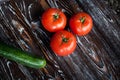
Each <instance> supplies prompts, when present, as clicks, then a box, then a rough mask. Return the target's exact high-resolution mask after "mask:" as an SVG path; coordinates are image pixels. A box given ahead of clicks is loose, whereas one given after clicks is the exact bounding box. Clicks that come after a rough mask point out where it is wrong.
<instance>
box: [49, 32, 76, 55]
mask: <svg viewBox="0 0 120 80" xmlns="http://www.w3.org/2000/svg"><path fill="white" fill-rule="evenodd" d="M50 47H51V49H52V50H53V51H54V53H55V54H57V55H58V56H67V55H69V54H71V53H72V52H73V51H74V50H75V48H76V38H75V36H74V35H73V34H72V33H70V32H68V31H66V30H61V31H58V32H56V33H55V34H54V35H53V36H52V38H51V42H50Z"/></svg>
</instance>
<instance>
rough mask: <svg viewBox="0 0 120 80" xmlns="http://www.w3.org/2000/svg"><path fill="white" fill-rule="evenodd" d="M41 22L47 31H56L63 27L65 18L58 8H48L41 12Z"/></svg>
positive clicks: (65, 21)
mask: <svg viewBox="0 0 120 80" xmlns="http://www.w3.org/2000/svg"><path fill="white" fill-rule="evenodd" d="M41 22H42V25H43V27H44V28H45V29H46V30H47V31H49V32H57V31H59V30H63V29H64V28H65V26H66V23H67V18H66V16H65V14H64V13H63V12H62V11H61V10H60V9H57V8H49V9H47V10H46V11H45V12H44V13H43V15H42V19H41Z"/></svg>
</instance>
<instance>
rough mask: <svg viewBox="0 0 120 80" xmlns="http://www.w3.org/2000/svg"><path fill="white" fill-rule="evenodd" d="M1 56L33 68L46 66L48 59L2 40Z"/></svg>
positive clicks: (0, 44) (0, 46)
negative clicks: (33, 54)
mask: <svg viewBox="0 0 120 80" xmlns="http://www.w3.org/2000/svg"><path fill="white" fill-rule="evenodd" d="M0 56H2V57H5V58H7V59H10V60H12V61H15V62H17V63H20V64H22V65H24V66H27V67H31V68H36V69H39V68H44V67H45V66H46V60H45V59H42V58H38V57H35V56H32V55H30V53H27V52H25V51H22V50H20V49H17V48H14V47H13V46H9V45H6V44H4V43H2V42H0Z"/></svg>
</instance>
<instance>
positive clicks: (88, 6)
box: [0, 0, 120, 80]
mask: <svg viewBox="0 0 120 80" xmlns="http://www.w3.org/2000/svg"><path fill="white" fill-rule="evenodd" d="M2 1H7V2H2ZM50 7H56V8H60V9H62V10H63V11H64V12H65V14H66V16H67V17H68V20H69V18H70V17H71V16H72V15H73V14H75V13H77V12H80V11H85V12H87V13H89V14H90V15H91V16H92V18H93V23H94V25H93V29H92V31H91V32H90V33H89V34H88V35H86V36H82V37H80V36H77V35H76V38H77V48H76V50H75V51H74V52H73V53H72V54H71V55H69V56H65V57H59V56H57V55H55V54H54V53H53V51H52V50H51V49H50V46H49V42H50V38H51V36H52V35H53V33H49V32H47V31H46V30H45V29H44V28H43V26H42V25H41V21H40V19H41V15H42V13H43V12H44V10H46V9H47V8H50ZM66 30H69V31H70V29H69V25H68V24H67V26H66ZM0 41H3V42H5V43H6V44H9V45H12V46H15V47H17V48H20V49H22V50H24V51H28V52H30V53H33V54H34V55H37V56H40V57H43V58H45V59H46V60H47V66H46V67H45V68H43V69H39V70H38V69H32V68H29V67H25V66H23V65H20V64H18V63H16V62H13V61H11V60H8V59H6V58H3V57H0V80H120V2H119V0H10V1H8V0H1V1H0Z"/></svg>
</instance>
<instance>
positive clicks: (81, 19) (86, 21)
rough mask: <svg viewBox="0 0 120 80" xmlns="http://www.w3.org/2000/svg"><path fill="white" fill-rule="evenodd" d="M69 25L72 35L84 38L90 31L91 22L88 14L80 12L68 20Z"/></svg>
mask: <svg viewBox="0 0 120 80" xmlns="http://www.w3.org/2000/svg"><path fill="white" fill-rule="evenodd" d="M69 25H70V28H71V30H72V31H73V33H75V34H77V35H79V36H84V35H86V34H88V33H89V32H90V31H91V29H92V26H93V21H92V18H91V16H90V15H89V14H87V13H85V12H80V13H77V14H75V15H74V16H72V17H71V18H70V21H69Z"/></svg>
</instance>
